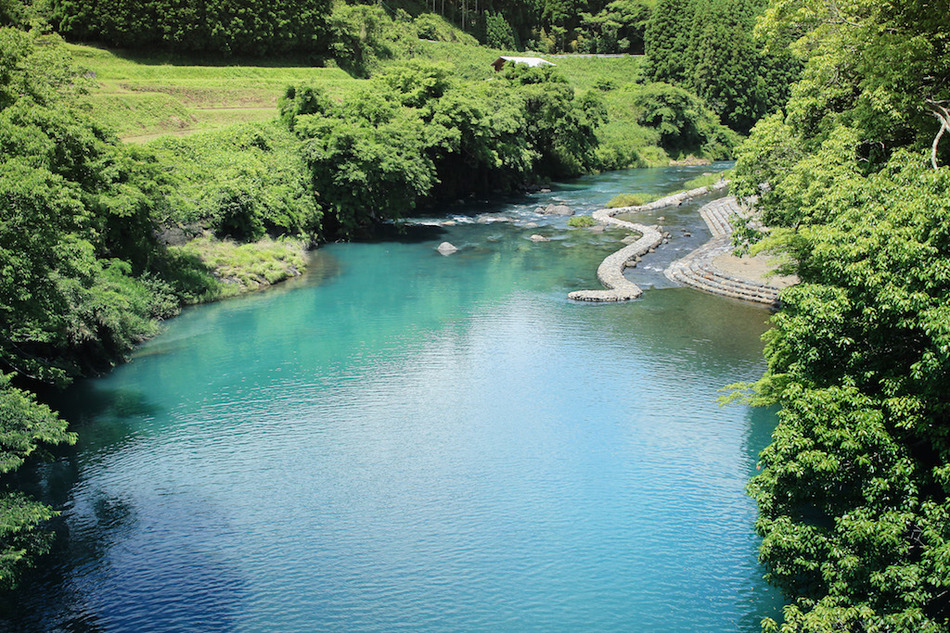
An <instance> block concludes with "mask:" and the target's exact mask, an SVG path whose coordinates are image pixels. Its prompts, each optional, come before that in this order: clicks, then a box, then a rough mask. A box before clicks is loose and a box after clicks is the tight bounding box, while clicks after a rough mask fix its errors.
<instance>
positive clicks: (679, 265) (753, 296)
mask: <svg viewBox="0 0 950 633" xmlns="http://www.w3.org/2000/svg"><path fill="white" fill-rule="evenodd" d="M699 212H700V214H701V215H702V217H703V220H704V221H705V222H706V226H708V227H709V230H710V231H711V232H712V234H713V237H712V239H710V240H709V241H708V242H706V243H705V244H703V245H702V246H700V247H699V248H697V249H696V250H694V251H693V252H692V253H690V254H689V255H687V256H686V257H683V258H681V259H678V260H676V261H675V262H673V263H672V264H670V266H669V267H667V269H666V271H665V274H666V276H667V278H668V279H670V280H671V281H675V282H677V283H680V284H683V285H685V286H689V287H691V288H695V289H697V290H702V291H703V292H708V293H711V294H716V295H720V296H724V297H730V298H733V299H741V300H743V301H751V302H753V303H760V304H763V305H767V306H770V307H773V308H777V307H778V306H779V302H780V299H779V294H780V293H781V291H782V290H783V289H785V288H787V287H789V286H791V285H793V284H796V283H798V279H797V278H796V277H794V276H783V275H777V274H775V269H776V268H777V266H778V260H777V259H776V258H775V257H772V256H769V255H766V254H765V253H760V254H758V255H756V256H754V257H753V256H747V257H737V256H736V255H734V254H733V251H734V250H735V247H734V246H733V243H732V233H733V228H732V220H733V219H734V218H736V217H742V218H745V217H748V210H747V209H746V208H744V207H743V206H742V205H741V204H740V203H739V201H738V200H737V199H736V197H735V196H727V197H725V198H720V199H719V200H714V201H712V202H710V203H709V204H707V205H705V206H704V207H703V208H702V209H700V211H699Z"/></svg>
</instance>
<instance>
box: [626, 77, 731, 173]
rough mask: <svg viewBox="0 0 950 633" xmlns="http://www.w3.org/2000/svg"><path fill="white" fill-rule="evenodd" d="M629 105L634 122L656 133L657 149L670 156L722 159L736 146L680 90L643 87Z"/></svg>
mask: <svg viewBox="0 0 950 633" xmlns="http://www.w3.org/2000/svg"><path fill="white" fill-rule="evenodd" d="M632 103H633V105H634V107H636V108H637V109H638V110H639V115H638V117H637V121H638V122H639V123H640V124H641V125H645V126H648V127H650V128H652V129H654V130H656V131H657V132H658V133H659V135H660V146H661V147H662V148H663V149H665V150H666V151H667V152H670V153H672V154H688V153H696V154H703V155H706V156H711V157H715V158H725V157H727V156H729V155H730V154H731V152H732V149H733V148H734V147H735V146H736V145H737V143H738V139H737V137H736V135H735V134H733V133H732V132H731V131H730V130H727V129H725V128H723V127H722V126H721V125H720V124H719V121H718V117H717V116H716V115H715V114H714V113H713V112H711V111H710V109H709V108H708V107H707V106H706V105H705V104H704V103H703V101H702V100H701V99H699V98H698V97H696V96H695V95H693V94H692V93H690V92H688V91H686V90H684V89H682V88H677V87H676V86H671V85H669V84H666V83H651V84H647V85H646V86H644V87H643V88H642V89H641V90H638V91H637V92H635V93H633V95H632Z"/></svg>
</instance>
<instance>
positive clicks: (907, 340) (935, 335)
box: [736, 0, 950, 632]
mask: <svg viewBox="0 0 950 633" xmlns="http://www.w3.org/2000/svg"><path fill="white" fill-rule="evenodd" d="M937 4H942V5H943V6H942V8H941V9H938V8H937V6H936V5H937ZM947 8H948V7H947V5H946V3H945V2H944V3H933V2H927V1H925V0H919V1H918V0H899V1H885V2H878V1H876V0H875V1H869V0H852V1H849V2H838V3H833V4H828V3H825V2H819V1H815V0H777V1H775V2H773V3H772V5H771V6H770V8H769V10H768V12H767V14H766V15H765V18H764V19H763V20H762V22H761V23H760V24H759V26H758V29H759V31H760V32H761V35H762V37H764V38H766V40H767V41H768V42H769V43H770V44H772V45H774V46H785V43H786V42H788V41H789V40H790V39H791V38H794V44H793V48H794V50H795V52H796V54H798V55H800V56H801V57H802V58H803V59H804V60H805V69H804V73H803V76H802V79H801V80H800V81H799V82H798V83H797V84H795V85H794V86H793V88H792V94H791V98H790V100H789V101H788V103H787V105H786V106H785V107H784V108H783V110H782V112H780V113H777V114H774V115H772V116H770V117H768V118H766V119H765V120H763V121H761V122H759V123H758V125H756V127H755V128H754V129H753V131H752V135H751V137H750V138H749V140H748V141H747V142H746V143H745V144H744V145H743V146H742V148H741V150H740V154H739V161H738V165H737V168H736V172H737V174H738V183H737V185H736V187H737V188H738V192H739V193H743V194H746V195H752V194H761V198H760V200H759V204H758V208H759V209H760V212H761V214H762V220H763V221H764V222H765V223H766V224H767V225H769V226H771V227H773V228H772V229H771V230H770V231H769V232H768V233H767V234H765V235H764V236H759V237H760V238H761V239H760V241H759V242H758V244H757V246H756V247H757V248H773V249H777V250H779V251H780V252H784V253H786V254H787V256H788V258H789V266H790V267H791V268H793V269H794V270H795V272H797V273H798V275H799V277H800V278H801V283H800V284H799V285H797V286H795V287H793V288H790V289H789V290H787V291H786V292H785V293H784V294H783V304H784V305H783V308H782V310H781V312H779V313H778V314H777V315H776V316H775V317H774V319H773V325H774V327H773V329H772V330H771V331H770V332H769V333H768V339H767V347H766V357H767V359H768V362H769V368H768V372H767V374H766V375H765V376H764V377H763V378H762V380H761V381H760V382H759V383H758V384H757V385H756V386H755V390H754V393H755V399H756V400H758V401H759V402H761V403H763V404H775V405H780V406H781V411H780V413H779V420H780V423H779V426H778V428H777V430H776V431H775V434H774V436H773V442H772V444H771V445H770V446H769V447H768V448H767V449H766V450H765V452H764V453H763V454H762V456H761V467H762V471H761V474H759V475H758V476H757V477H755V479H754V480H753V481H752V483H751V485H750V491H751V494H752V495H753V496H754V497H755V499H756V500H757V501H758V504H759V510H760V518H759V520H758V523H757V529H758V531H759V533H760V534H761V535H762V537H763V539H764V540H763V544H762V548H761V558H762V561H763V562H764V563H765V565H766V567H767V569H768V572H769V578H770V580H771V581H772V582H774V583H775V584H777V585H778V586H780V587H781V588H782V589H783V590H784V591H785V592H786V594H787V595H788V596H789V598H790V600H791V602H790V603H789V605H788V606H787V607H786V609H785V622H784V624H782V625H781V630H782V631H908V632H909V631H947V630H948V627H950V497H948V493H950V418H948V412H950V408H948V405H950V356H948V354H950V313H948V310H950V277H948V261H950V167H948V166H947V163H948V161H950V143H947V142H946V140H945V139H944V141H943V142H942V143H941V142H940V141H941V134H942V133H943V132H945V131H946V129H947V127H948V124H950V120H948V116H947V114H948V113H947V109H946V108H947V103H948V99H950V50H948V48H947V47H948V42H950V26H948V22H947V20H946V9H947ZM770 628H773V629H774V628H776V627H775V625H774V623H772V624H771V625H770Z"/></svg>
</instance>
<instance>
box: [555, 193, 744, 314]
mask: <svg viewBox="0 0 950 633" xmlns="http://www.w3.org/2000/svg"><path fill="white" fill-rule="evenodd" d="M728 184H729V183H728V181H724V180H721V181H719V182H717V183H715V184H714V185H712V186H709V187H698V188H696V189H690V190H689V191H681V192H679V193H675V194H673V195H670V196H665V197H663V198H660V199H659V200H654V201H653V202H650V203H649V204H643V205H639V206H635V207H617V208H615V209H598V210H597V211H595V212H594V213H593V217H594V219H595V220H597V221H598V222H600V223H601V224H606V225H612V226H619V227H622V228H625V229H629V230H631V231H636V232H637V233H640V234H641V236H642V237H640V239H638V240H637V241H636V242H634V243H633V244H630V245H629V246H626V247H624V248H621V249H620V250H619V251H616V252H615V253H612V254H610V255H608V256H607V257H606V258H605V259H604V261H603V262H601V264H600V266H598V267H597V279H598V280H599V281H600V283H602V284H603V285H604V287H605V288H606V290H575V291H574V292H571V293H570V294H568V295H567V298H568V299H572V300H574V301H595V302H602V301H629V300H631V299H639V298H640V297H641V296H642V295H643V290H642V289H641V288H640V286H638V285H637V284H635V283H633V282H632V281H630V280H629V279H627V278H626V277H625V276H624V274H623V271H624V269H625V268H626V267H627V266H628V264H630V263H631V262H632V261H635V260H636V258H637V257H642V256H643V255H645V254H646V253H649V252H650V251H651V250H652V249H655V248H656V247H657V246H659V245H660V244H661V243H662V242H663V234H662V233H661V232H660V228H659V227H658V226H646V225H643V224H635V223H633V222H627V221H625V220H621V219H619V218H617V217H615V216H618V215H621V214H624V213H634V212H638V211H652V210H656V209H662V208H665V207H673V206H677V205H680V204H683V202H685V201H687V200H689V199H691V198H696V197H698V196H702V195H705V194H707V193H709V192H711V191H719V190H721V189H724V188H725V187H726V186H728Z"/></svg>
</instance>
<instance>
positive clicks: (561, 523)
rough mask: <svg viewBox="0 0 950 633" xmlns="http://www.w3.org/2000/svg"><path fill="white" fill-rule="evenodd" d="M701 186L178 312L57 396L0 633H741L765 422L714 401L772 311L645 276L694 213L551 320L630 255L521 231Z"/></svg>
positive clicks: (466, 210) (408, 244)
mask: <svg viewBox="0 0 950 633" xmlns="http://www.w3.org/2000/svg"><path fill="white" fill-rule="evenodd" d="M699 171H701V170H699ZM696 173H697V170H696V169H665V170H641V171H634V172H625V173H614V174H607V175H603V176H597V177H592V178H588V179H585V180H581V181H578V182H575V183H572V184H570V185H563V186H561V187H556V188H555V190H554V191H553V192H551V193H550V194H541V195H538V196H535V197H533V198H532V199H531V200H524V199H521V200H513V201H509V202H498V201H494V202H490V203H474V202H473V203H472V204H470V205H463V206H453V207H449V208H446V209H443V210H439V216H440V219H441V220H445V219H453V220H454V222H455V225H454V226H448V227H436V226H432V225H433V224H434V223H435V221H434V219H433V218H417V219H416V220H415V221H413V222H412V223H411V224H410V225H409V226H407V227H405V228H404V230H402V231H401V232H398V233H393V234H392V235H390V236H389V239H380V240H379V241H377V242H373V243H361V244H343V245H333V246H329V247H326V248H323V249H321V250H319V251H318V252H316V253H315V255H314V261H313V268H312V273H311V274H310V275H308V276H307V277H306V278H304V279H302V280H299V281H297V282H293V283H291V284H288V285H285V286H284V287H282V288H278V289H275V290H273V291H270V292H266V293H261V294H257V295H254V296H251V297H247V298H242V299H238V300H232V301H226V302H223V303H220V304H216V305H211V306H204V307H201V308H197V309H192V310H188V311H186V312H185V313H184V314H183V315H182V316H181V317H180V318H177V319H175V320H173V321H172V322H170V323H169V324H168V325H167V328H166V331H165V332H164V333H163V334H162V335H161V336H159V337H158V338H156V339H154V340H153V341H151V342H149V343H147V344H146V345H144V346H143V347H142V348H141V349H140V350H139V351H138V353H137V354H136V356H135V358H134V360H133V362H131V363H130V364H128V365H126V366H123V367H120V368H119V369H117V370H116V371H114V372H113V373H112V374H111V375H109V376H108V377H105V378H102V379H99V380H91V381H86V382H84V383H82V384H80V385H77V386H76V387H75V388H74V389H72V390H71V391H70V392H68V393H67V394H66V397H65V402H64V403H63V404H62V406H63V408H64V410H65V412H66V415H68V417H69V419H71V420H72V421H74V423H75V428H76V429H77V430H78V431H79V433H80V442H79V444H78V445H77V447H75V448H73V449H71V450H69V451H68V452H66V453H65V454H63V455H61V456H60V458H59V459H58V460H57V461H56V462H55V463H53V464H51V465H49V466H46V467H44V468H43V469H42V470H41V471H40V472H39V473H38V474H37V483H36V492H37V493H38V494H41V495H42V496H43V497H44V498H46V499H47V500H49V501H51V502H53V503H56V504H58V505H59V507H62V508H63V516H62V518H61V520H60V521H59V523H58V527H59V529H60V531H61V532H62V533H63V538H61V539H60V541H59V545H58V547H59V549H58V550H57V554H56V556H55V558H53V559H51V560H49V561H47V565H46V566H45V567H42V568H41V569H39V570H38V571H37V573H35V574H33V575H32V576H30V578H29V579H28V580H27V582H26V583H25V585H24V587H23V589H22V590H21V591H20V592H19V593H18V594H17V595H16V596H13V597H9V598H8V599H7V602H6V604H5V605H4V609H3V612H2V618H3V619H2V620H0V628H7V629H9V630H22V631H33V630H38V631H53V630H61V631H288V632H294V631H299V632H306V631H380V632H383V631H423V632H424V631H513V632H515V631H711V632H712V631H717V632H718V631H750V632H751V631H757V630H758V621H759V619H760V618H761V617H762V616H764V615H771V616H773V617H774V616H776V615H777V608H778V606H779V604H780V603H779V600H778V596H777V594H776V593H775V592H774V591H773V590H771V589H770V588H769V587H768V586H767V585H766V584H765V583H764V582H763V581H762V580H761V576H762V570H761V569H760V567H759V566H758V565H757V563H756V559H755V551H756V547H757V539H756V537H755V535H754V533H753V531H752V527H751V525H752V522H753V520H754V516H755V508H754V504H753V503H752V501H751V500H750V499H748V498H747V497H746V496H745V494H744V492H743V488H744V486H745V483H746V481H747V479H748V478H749V476H750V475H751V474H753V473H754V470H755V461H756V455H757V453H758V451H760V450H761V449H762V448H763V447H764V446H765V444H766V443H767V441H768V438H769V434H770V432H771V429H772V426H773V425H774V417H773V416H772V414H770V413H768V412H763V411H753V410H750V409H747V408H745V407H742V406H731V407H725V408H723V407H720V406H718V405H717V402H716V399H717V397H718V396H720V395H721V392H720V391H719V389H720V388H721V387H722V386H724V385H726V384H729V383H732V382H736V381H741V380H753V379H755V378H757V377H758V376H759V375H760V374H761V372H762V371H763V368H764V365H763V361H762V360H761V348H762V346H761V343H760V341H759V336H760V335H761V333H762V332H763V331H764V329H765V327H766V325H765V321H766V319H767V317H768V314H767V313H766V312H765V311H763V310H761V309H759V308H755V307H751V306H746V305H742V304H739V303H736V302H732V301H730V300H726V299H721V298H716V297H709V296H705V295H702V294H699V293H696V292H694V291H691V290H686V289H682V288H673V287H670V286H671V285H670V284H669V283H668V282H666V280H665V279H664V278H663V277H662V276H661V275H660V274H659V271H660V270H661V269H662V268H663V266H665V262H666V261H668V260H669V259H672V258H673V257H676V256H679V255H681V254H682V252H685V251H686V250H689V249H690V248H692V247H693V246H695V245H696V244H698V243H700V242H702V241H703V240H704V239H705V238H706V237H707V234H706V233H705V232H704V230H703V228H702V223H701V220H699V217H698V214H697V213H696V205H685V206H684V207H680V208H677V209H674V210H667V211H666V212H658V213H655V214H654V216H655V215H662V214H664V213H665V216H664V217H666V219H665V220H664V224H665V225H666V226H668V229H669V230H671V232H673V234H674V238H675V239H674V240H673V242H672V243H671V244H669V245H668V246H666V247H663V248H661V250H660V251H659V252H657V253H656V254H655V255H656V257H655V258H654V259H652V260H650V263H647V265H645V266H643V267H641V268H638V269H636V270H635V271H630V272H631V278H632V279H634V280H637V281H638V282H641V283H643V285H645V286H647V287H649V288H651V290H650V291H648V292H647V293H646V295H645V297H644V299H642V300H640V301H637V302H633V303H626V304H616V305H590V304H575V303H571V302H569V301H567V300H566V299H565V297H566V294H567V293H568V292H569V291H571V290H575V289H578V288H584V287H597V284H596V280H595V275H594V271H595V269H596V267H597V264H598V263H599V261H600V259H601V258H602V257H603V256H604V255H605V254H607V253H609V252H610V251H612V250H613V249H615V248H616V247H617V246H618V245H619V242H618V240H619V239H620V238H622V237H623V235H624V234H623V233H611V232H610V231H608V232H607V233H605V234H596V233H592V232H590V231H588V230H570V229H568V228H567V227H566V223H565V220H564V219H563V218H559V219H543V218H539V217H538V216H536V215H535V214H534V213H533V209H534V208H535V207H536V206H539V205H544V204H547V203H548V202H551V201H563V202H567V203H569V204H572V205H574V206H575V207H576V208H578V209H579V210H580V211H582V212H588V213H589V211H590V210H591V209H592V208H594V207H596V206H598V205H602V204H603V203H604V202H605V201H606V200H607V199H609V198H610V197H612V196H613V195H614V194H615V193H618V192H620V191H636V190H645V191H650V192H655V193H662V192H663V191H669V190H670V189H673V188H675V187H676V186H678V184H679V182H681V181H682V180H683V179H685V178H688V177H692V176H694V175H696ZM485 213H487V214H489V215H488V216H484V217H481V218H479V217H478V216H479V215H480V214H485ZM502 218H505V219H506V220H505V221H493V222H488V220H499V219H502ZM476 220H480V221H481V222H479V221H476ZM644 220H645V221H648V222H651V223H652V222H655V221H656V219H655V217H652V218H649V217H647V218H644ZM528 221H535V222H539V223H540V226H538V227H525V226H523V225H524V223H525V222H528ZM682 228H689V229H691V231H692V233H693V235H694V237H692V238H685V237H683V238H681V237H679V236H680V235H681V234H682V230H681V229H682ZM532 233H541V234H543V235H547V236H549V237H551V238H552V241H550V242H545V243H539V244H535V243H533V242H531V241H530V240H528V239H527V238H528V236H529V235H531V234H532ZM444 240H447V241H450V242H452V243H454V244H455V245H456V246H459V247H460V249H461V250H460V251H459V252H458V253H456V254H455V255H452V256H451V257H442V256H440V255H439V254H438V253H437V252H436V251H435V247H436V246H437V245H438V244H439V243H440V242H441V241H444Z"/></svg>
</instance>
